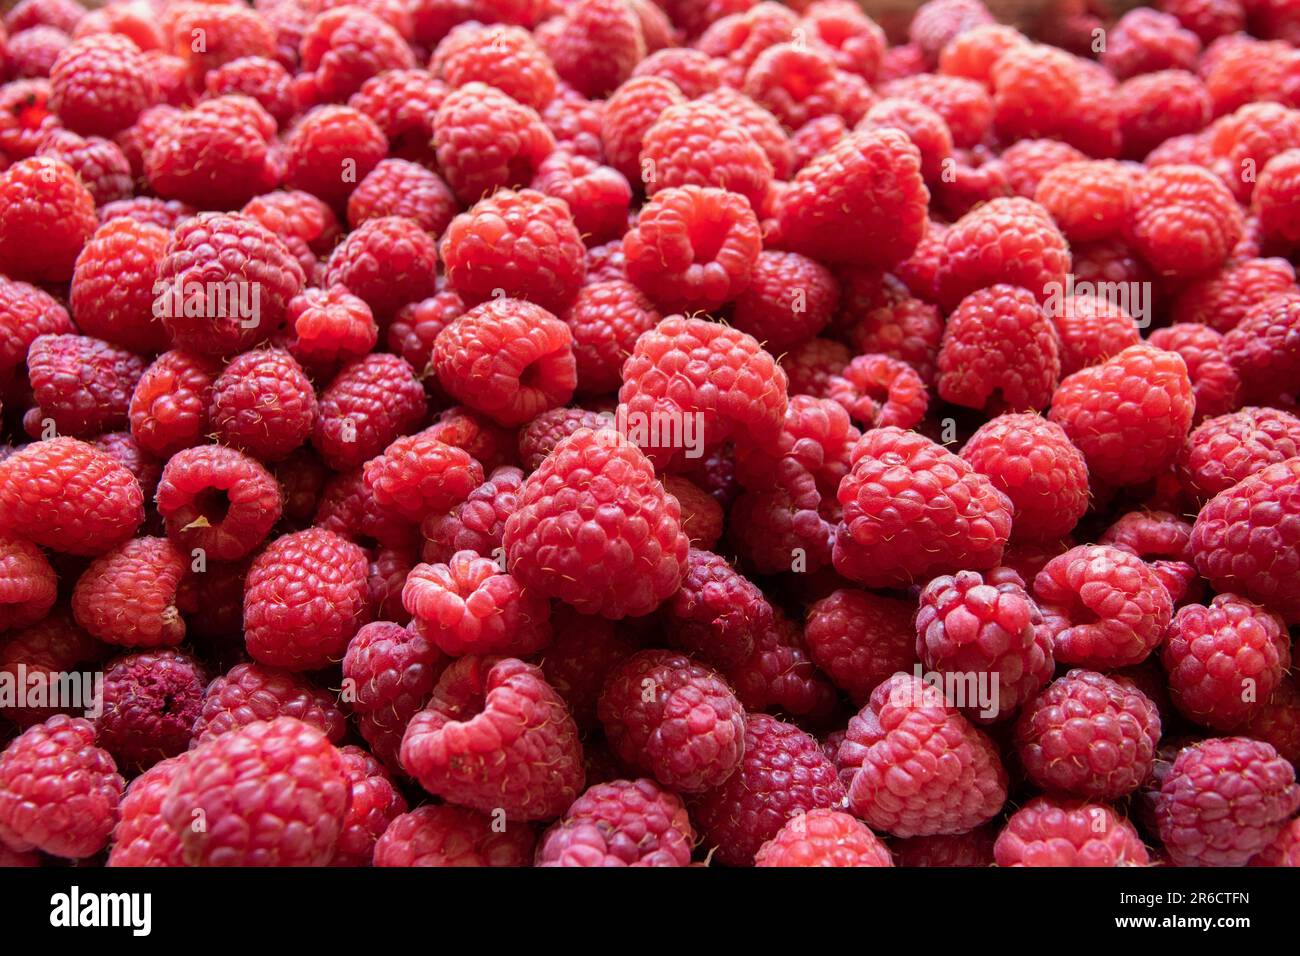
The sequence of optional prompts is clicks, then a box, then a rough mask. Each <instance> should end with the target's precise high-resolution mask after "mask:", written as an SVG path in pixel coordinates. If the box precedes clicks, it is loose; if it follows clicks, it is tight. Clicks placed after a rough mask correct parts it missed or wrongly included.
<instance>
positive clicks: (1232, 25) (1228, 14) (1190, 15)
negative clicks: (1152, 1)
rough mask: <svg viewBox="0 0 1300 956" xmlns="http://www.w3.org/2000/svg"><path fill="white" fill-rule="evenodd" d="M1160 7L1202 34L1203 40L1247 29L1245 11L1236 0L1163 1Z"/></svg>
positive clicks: (1206, 41) (1190, 28)
mask: <svg viewBox="0 0 1300 956" xmlns="http://www.w3.org/2000/svg"><path fill="white" fill-rule="evenodd" d="M1158 6H1159V8H1160V10H1161V11H1163V12H1164V13H1168V14H1170V15H1172V16H1174V17H1176V18H1177V20H1178V22H1179V23H1180V24H1182V26H1183V27H1185V28H1186V29H1188V30H1191V31H1192V32H1193V33H1195V34H1196V35H1197V36H1198V37H1200V39H1201V42H1202V43H1209V42H1210V41H1212V40H1216V39H1218V38H1219V37H1221V36H1227V35H1228V34H1232V33H1239V32H1241V31H1243V30H1244V29H1245V28H1246V11H1245V10H1244V9H1242V5H1241V4H1240V3H1238V2H1237V0H1161V2H1160V3H1159V4H1158Z"/></svg>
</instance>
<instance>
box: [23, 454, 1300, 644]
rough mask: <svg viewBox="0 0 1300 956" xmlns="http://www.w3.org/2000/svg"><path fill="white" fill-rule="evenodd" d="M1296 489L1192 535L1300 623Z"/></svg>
mask: <svg viewBox="0 0 1300 956" xmlns="http://www.w3.org/2000/svg"><path fill="white" fill-rule="evenodd" d="M12 460H13V459H12V458H11V459H10V461H12ZM3 467H4V465H3V464H0V469H3ZM1297 488H1300V459H1296V458H1289V459H1287V460H1286V461H1282V462H1278V463H1277V464H1274V465H1269V466H1267V467H1266V468H1262V469H1260V470H1259V471H1257V472H1255V473H1254V474H1253V475H1250V476H1249V477H1248V478H1244V479H1242V480H1241V481H1240V482H1238V483H1237V484H1235V485H1233V486H1232V487H1231V488H1228V489H1227V490H1226V491H1223V492H1220V493H1219V494H1218V495H1217V496H1215V497H1214V498H1213V499H1211V500H1210V502H1209V504H1207V505H1206V506H1205V507H1204V508H1202V509H1201V513H1200V514H1199V515H1197V517H1196V524H1195V525H1194V526H1193V529H1192V540H1191V548H1192V553H1193V555H1194V557H1195V560H1196V569H1197V570H1198V571H1200V572H1201V575H1202V576H1203V577H1204V578H1205V579H1206V580H1207V581H1209V582H1210V585H1211V586H1212V587H1213V588H1214V589H1215V590H1216V591H1219V592H1225V591H1231V592H1233V593H1235V594H1240V595H1242V596H1243V597H1246V598H1249V599H1250V600H1252V601H1257V602H1259V603H1260V604H1263V605H1264V606H1265V607H1267V608H1268V609H1269V610H1270V611H1274V612H1275V613H1277V614H1280V615H1281V616H1282V618H1283V620H1285V621H1286V622H1287V623H1288V624H1295V623H1298V622H1300V574H1298V573H1297V569H1300V522H1298V521H1297V519H1296V515H1297V499H1296V490H1297ZM0 500H2V499H0Z"/></svg>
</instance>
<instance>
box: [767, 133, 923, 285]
mask: <svg viewBox="0 0 1300 956" xmlns="http://www.w3.org/2000/svg"><path fill="white" fill-rule="evenodd" d="M928 198H929V193H928V191H927V190H926V188H925V183H924V182H923V181H922V179H921V154H920V152H919V151H918V150H917V149H916V147H915V146H913V145H912V144H911V141H910V140H908V138H907V136H906V135H905V134H904V133H901V132H899V131H898V130H895V129H877V130H868V131H866V132H861V133H854V134H852V135H851V136H848V137H845V138H844V139H842V140H840V141H839V142H837V143H836V144H835V145H834V146H832V147H831V148H830V149H829V150H827V151H826V152H825V153H823V154H822V155H820V156H818V157H817V158H816V159H814V160H813V161H812V162H810V163H809V164H808V165H807V166H805V167H804V168H803V169H801V170H799V172H798V174H797V175H796V176H795V178H794V179H793V180H792V181H791V185H790V188H789V189H788V190H787V191H786V192H785V193H784V194H783V196H782V197H781V203H780V207H779V209H778V210H777V219H778V221H779V228H780V235H781V240H782V243H783V244H784V245H785V246H787V247H788V248H790V249H792V250H793V251H795V252H800V253H803V254H804V255H806V256H810V257H811V258H813V259H816V260H818V261H819V262H823V263H837V262H839V263H846V264H852V265H863V266H880V267H889V266H891V265H894V264H895V263H897V262H899V261H901V260H903V259H906V258H907V257H908V256H909V255H911V254H912V251H913V250H914V249H915V248H916V244H917V243H918V242H920V240H921V237H922V235H924V233H925V226H926V203H927V201H928ZM832 237H834V238H832Z"/></svg>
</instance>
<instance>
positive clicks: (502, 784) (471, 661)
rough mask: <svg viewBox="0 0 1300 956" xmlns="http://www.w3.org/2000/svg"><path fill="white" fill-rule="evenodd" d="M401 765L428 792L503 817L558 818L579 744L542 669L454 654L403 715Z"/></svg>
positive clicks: (578, 778)
mask: <svg viewBox="0 0 1300 956" xmlns="http://www.w3.org/2000/svg"><path fill="white" fill-rule="evenodd" d="M402 766H403V767H405V768H406V769H407V770H408V771H409V772H410V773H411V775H412V776H414V777H415V778H416V779H417V780H418V781H419V782H420V785H421V786H423V787H424V788H425V789H426V790H428V791H429V792H430V793H434V794H436V795H438V796H441V797H443V798H444V799H447V800H450V801H452V802H455V803H458V804H460V805H462V806H467V807H469V808H471V809H474V810H479V811H481V812H484V813H492V812H494V811H496V810H501V811H504V813H505V816H506V818H507V819H509V820H525V821H526V820H543V819H548V818H552V817H555V816H558V815H559V814H560V813H563V812H564V809H565V808H566V807H567V806H568V805H569V804H570V803H572V802H573V799H574V797H575V796H577V794H578V793H579V792H580V791H581V790H582V784H583V766H582V746H581V744H580V743H579V742H578V729H577V727H576V726H575V725H574V723H573V718H572V717H570V716H569V713H568V711H567V710H566V709H565V706H564V701H563V700H561V699H560V696H559V695H558V694H557V693H556V692H555V691H554V690H553V689H552V688H551V686H550V685H549V684H547V683H546V681H545V679H543V677H542V672H541V671H540V670H539V669H538V668H536V667H534V666H533V665H531V664H525V663H524V662H523V661H520V660H516V659H514V658H479V657H462V658H461V659H460V660H458V661H456V662H455V663H454V664H452V666H451V667H449V668H448V669H447V670H446V671H445V672H444V673H443V675H442V678H441V679H440V680H439V681H438V685H437V686H436V687H435V688H434V691H433V698H432V699H431V700H430V702H429V706H428V708H427V709H425V710H422V711H421V712H420V713H418V714H416V715H415V716H414V717H413V718H411V722H410V724H409V725H408V726H407V728H406V735H405V737H404V738H403V739H402Z"/></svg>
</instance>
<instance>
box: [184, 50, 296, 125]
mask: <svg viewBox="0 0 1300 956" xmlns="http://www.w3.org/2000/svg"><path fill="white" fill-rule="evenodd" d="M203 85H204V88H205V89H206V90H207V93H208V95H209V96H225V95H227V94H230V93H239V94H242V95H244V96H250V97H252V98H253V99H255V100H257V102H258V105H259V106H261V107H262V109H264V110H266V111H267V113H269V114H270V115H271V118H272V119H274V120H275V122H276V123H277V124H278V125H279V127H280V128H281V129H284V128H286V127H287V126H288V125H289V121H290V120H291V119H293V117H294V116H295V115H296V114H297V112H298V104H297V102H296V101H295V99H294V92H293V82H292V77H290V75H289V71H288V70H286V69H285V68H284V67H283V66H281V65H280V64H279V63H277V62H276V61H275V60H270V59H267V58H266V57H264V56H244V57H240V58H239V59H236V60H231V61H230V62H228V63H224V64H222V65H221V66H219V67H217V68H216V69H215V70H211V71H209V72H208V74H207V75H206V76H205V77H204V78H203Z"/></svg>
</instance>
